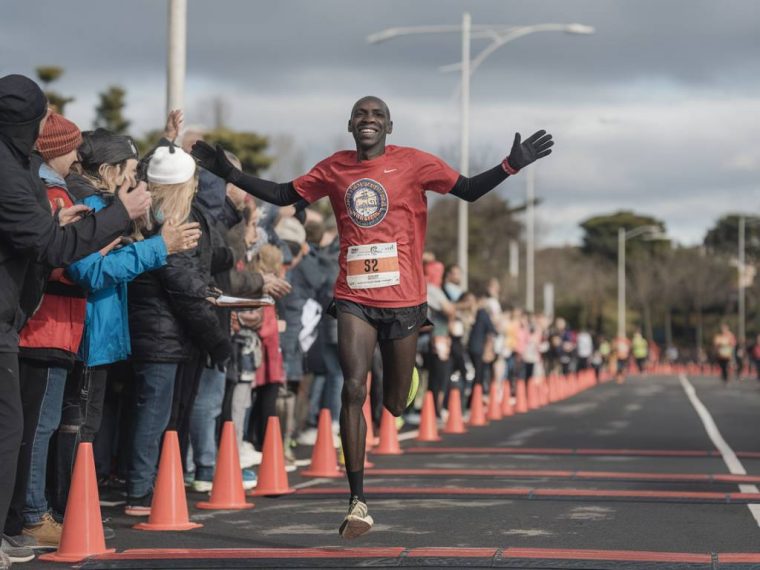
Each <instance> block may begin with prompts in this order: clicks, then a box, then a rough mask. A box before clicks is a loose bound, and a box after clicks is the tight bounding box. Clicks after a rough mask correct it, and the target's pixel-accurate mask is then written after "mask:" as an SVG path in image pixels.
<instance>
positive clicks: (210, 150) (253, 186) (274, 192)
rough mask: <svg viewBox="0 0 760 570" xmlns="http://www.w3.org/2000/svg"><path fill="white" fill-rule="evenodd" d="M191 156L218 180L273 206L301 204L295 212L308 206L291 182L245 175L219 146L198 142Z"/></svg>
mask: <svg viewBox="0 0 760 570" xmlns="http://www.w3.org/2000/svg"><path fill="white" fill-rule="evenodd" d="M191 154H192V155H193V156H194V157H195V158H196V159H197V160H198V163H199V164H200V165H201V166H202V167H203V168H205V169H206V170H208V171H209V172H212V173H213V174H216V175H217V176H218V177H219V178H223V179H224V180H226V181H227V182H231V183H232V184H234V185H235V186H237V187H238V188H242V189H243V190H245V191H246V192H248V193H249V194H250V195H251V196H254V197H256V198H259V199H260V200H264V201H265V202H269V203H270V204H274V205H275V206H289V205H291V204H295V203H296V202H299V201H301V202H303V204H297V205H296V210H298V209H303V208H305V207H306V206H308V202H306V201H305V200H303V199H302V198H301V196H300V195H299V194H298V192H296V189H295V187H294V186H293V183H292V182H287V183H284V184H278V183H276V182H271V181H269V180H264V179H262V178H258V177H256V176H252V175H250V174H245V173H244V172H241V171H240V170H238V169H237V168H235V166H234V165H233V164H232V163H231V162H230V161H229V159H228V158H227V156H226V155H225V154H224V149H223V148H222V146H221V145H216V148H214V147H212V146H211V145H210V144H208V143H207V142H204V141H198V142H197V143H195V144H194V145H193V149H192V151H191ZM299 207H301V208H299Z"/></svg>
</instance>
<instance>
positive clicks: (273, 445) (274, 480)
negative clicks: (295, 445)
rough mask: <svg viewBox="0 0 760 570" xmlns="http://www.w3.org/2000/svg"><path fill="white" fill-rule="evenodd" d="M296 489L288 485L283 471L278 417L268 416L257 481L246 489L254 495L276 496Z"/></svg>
mask: <svg viewBox="0 0 760 570" xmlns="http://www.w3.org/2000/svg"><path fill="white" fill-rule="evenodd" d="M295 492H296V490H295V489H293V488H292V487H290V486H288V473H287V472H286V471H285V453H284V452H283V450H282V432H281V431H280V418H278V417H277V416H269V419H268V420H267V433H266V435H265V436H264V456H263V457H262V458H261V466H260V467H259V483H258V485H256V488H255V489H252V490H251V491H248V494H249V495H251V496H254V497H259V496H262V495H264V496H267V497H277V496H279V495H289V494H290V493H295Z"/></svg>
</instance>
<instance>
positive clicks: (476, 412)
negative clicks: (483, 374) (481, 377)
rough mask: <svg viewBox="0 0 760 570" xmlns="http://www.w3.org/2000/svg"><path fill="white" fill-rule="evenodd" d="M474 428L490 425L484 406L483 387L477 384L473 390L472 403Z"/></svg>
mask: <svg viewBox="0 0 760 570" xmlns="http://www.w3.org/2000/svg"><path fill="white" fill-rule="evenodd" d="M469 425H471V426H473V427H481V426H486V425H488V421H487V420H486V414H485V406H484V404H483V385H482V384H475V386H474V387H473V389H472V401H471V402H470V423H469Z"/></svg>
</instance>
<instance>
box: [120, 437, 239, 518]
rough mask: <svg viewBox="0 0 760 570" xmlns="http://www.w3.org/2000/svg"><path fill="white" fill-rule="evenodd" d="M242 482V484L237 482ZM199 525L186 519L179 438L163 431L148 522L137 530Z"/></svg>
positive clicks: (185, 500)
mask: <svg viewBox="0 0 760 570" xmlns="http://www.w3.org/2000/svg"><path fill="white" fill-rule="evenodd" d="M241 484H242V483H241ZM202 526H203V525H202V524H198V523H192V522H190V518H189V516H188V514H187V497H185V482H184V480H183V478H182V461H181V460H180V457H179V438H178V437H177V432H176V431H172V430H170V431H166V432H164V444H163V446H162V447H161V460H160V461H159V462H158V476H157V477H156V485H155V488H154V490H153V502H152V503H151V505H150V517H148V522H144V523H140V524H136V525H135V526H134V528H136V529H138V530H191V529H194V528H200V527H202Z"/></svg>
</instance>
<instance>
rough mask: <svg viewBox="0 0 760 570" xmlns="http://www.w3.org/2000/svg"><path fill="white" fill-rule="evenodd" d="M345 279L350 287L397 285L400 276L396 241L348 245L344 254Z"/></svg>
mask: <svg viewBox="0 0 760 570" xmlns="http://www.w3.org/2000/svg"><path fill="white" fill-rule="evenodd" d="M346 280H347V282H348V286H349V287H351V289H375V288H378V287H391V286H392V285H398V284H399V283H400V282H401V276H400V273H399V266H398V248H397V246H396V242H392V243H373V244H371V245H352V246H351V247H349V248H348V253H347V254H346Z"/></svg>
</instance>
